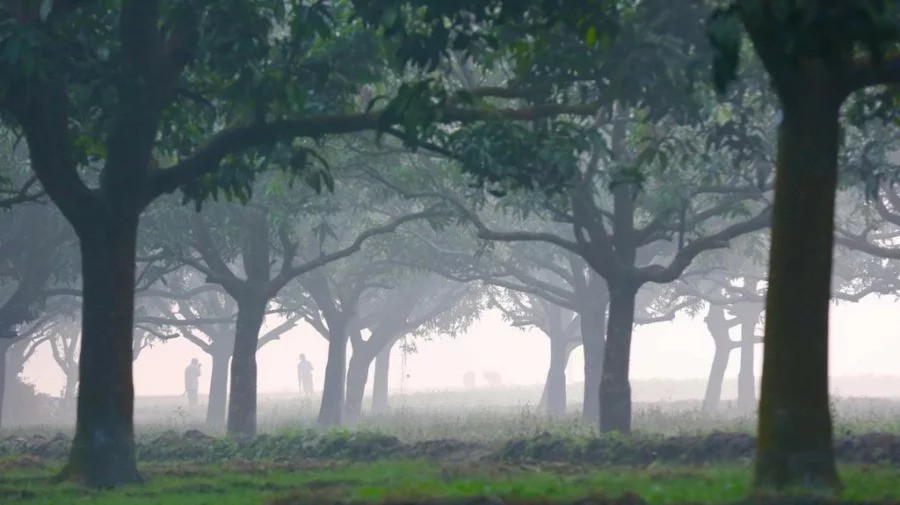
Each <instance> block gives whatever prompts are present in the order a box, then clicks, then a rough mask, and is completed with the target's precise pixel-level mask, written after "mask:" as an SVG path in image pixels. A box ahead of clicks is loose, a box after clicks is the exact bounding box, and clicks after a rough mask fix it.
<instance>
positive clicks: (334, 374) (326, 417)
mask: <svg viewBox="0 0 900 505" xmlns="http://www.w3.org/2000/svg"><path fill="white" fill-rule="evenodd" d="M332 319H337V318H332ZM329 324H332V325H333V326H332V327H331V328H329V339H328V361H327V363H326V365H325V383H324V384H323V386H322V404H321V406H320V407H319V418H318V425H319V427H320V428H323V429H324V428H331V427H334V426H340V424H341V422H342V419H341V414H342V411H343V410H344V378H345V377H346V373H347V340H348V337H349V335H348V334H347V321H340V322H335V321H333V320H332V321H329Z"/></svg>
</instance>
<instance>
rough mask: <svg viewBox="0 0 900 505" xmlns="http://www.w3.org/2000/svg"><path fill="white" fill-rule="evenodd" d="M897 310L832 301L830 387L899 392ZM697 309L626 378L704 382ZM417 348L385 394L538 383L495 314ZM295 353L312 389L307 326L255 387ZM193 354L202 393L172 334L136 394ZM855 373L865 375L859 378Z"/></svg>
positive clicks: (869, 302) (574, 372)
mask: <svg viewBox="0 0 900 505" xmlns="http://www.w3.org/2000/svg"><path fill="white" fill-rule="evenodd" d="M897 308H898V305H897V302H896V301H895V300H894V298H893V297H885V298H875V297H869V298H867V299H866V300H864V301H863V302H861V303H857V304H851V303H841V304H839V305H833V306H832V313H831V316H832V317H831V332H832V338H831V375H832V376H833V377H835V378H836V380H834V381H833V383H837V384H838V386H837V387H836V389H837V391H836V392H837V393H839V394H846V395H854V396H858V395H866V396H893V397H900V380H887V378H886V377H883V376H896V377H900V371H898V363H900V338H898V336H900V310H897ZM703 315H705V314H701V316H699V317H697V318H696V319H691V318H689V317H687V316H679V317H677V318H676V320H675V321H673V322H668V323H659V324H655V325H651V326H640V327H638V328H637V329H636V330H635V335H634V342H633V351H632V365H631V374H632V378H634V379H636V380H641V379H705V378H706V376H707V374H708V372H709V364H710V361H711V360H712V353H713V345H712V339H711V338H710V337H709V335H708V334H707V331H706V327H705V325H704V323H703V319H702V316H703ZM758 331H761V330H758ZM735 336H736V334H735ZM417 347H418V353H417V354H412V355H408V356H406V359H405V365H404V364H403V361H404V360H403V356H402V353H401V352H400V350H399V346H397V347H395V348H394V353H393V356H392V369H391V376H390V381H391V382H390V387H391V388H392V389H393V390H394V391H395V392H396V391H398V390H399V389H400V388H401V387H402V388H403V390H404V391H410V392H411V391H424V390H446V389H459V388H461V387H462V376H463V374H464V373H465V372H467V371H473V372H475V373H476V374H477V375H478V376H479V381H481V372H483V371H488V370H492V371H496V372H498V373H500V375H501V376H502V378H503V382H504V384H509V385H533V384H540V383H542V381H543V379H544V377H545V375H546V372H547V366H548V362H549V354H548V353H549V344H548V340H547V338H546V337H545V336H544V335H543V334H542V333H540V332H539V331H537V330H531V331H520V330H518V329H515V328H511V327H509V326H508V325H507V324H506V323H505V322H503V320H502V318H501V317H500V315H499V313H496V312H489V313H486V314H485V315H484V316H483V317H482V319H481V320H480V321H479V322H477V323H476V324H475V325H473V326H472V327H471V328H470V330H469V331H468V332H467V333H466V334H465V335H462V336H459V337H457V338H456V339H449V338H437V339H435V340H433V341H429V342H421V341H420V342H418V344H417ZM301 352H304V353H306V355H307V359H309V360H311V361H312V363H313V366H314V367H315V370H314V380H315V385H316V388H317V389H321V384H322V376H323V374H324V371H325V356H326V352H327V343H326V341H325V340H324V339H322V338H321V337H319V336H318V335H317V334H316V333H315V332H314V331H313V330H312V329H311V328H309V327H306V326H300V327H298V328H296V329H295V330H293V331H292V332H290V333H287V334H285V336H283V337H282V339H281V340H280V341H277V342H274V343H271V344H269V345H268V346H266V347H264V348H263V349H262V350H261V351H260V352H259V354H258V355H257V356H258V363H259V388H260V391H261V392H262V393H276V392H295V391H297V384H296V380H297V379H296V377H297V376H296V360H297V355H298V354H299V353H301ZM761 352H762V346H757V356H758V359H757V362H756V365H757V373H758V371H759V370H760V369H761V364H762V363H761ZM193 357H197V358H199V359H200V361H201V362H202V363H203V366H204V376H203V377H201V391H205V389H206V388H207V387H208V382H209V371H210V367H211V363H210V360H209V358H208V356H207V355H206V354H204V353H203V352H201V351H199V350H197V349H196V348H195V347H193V346H192V345H191V344H190V343H189V342H187V341H185V340H174V341H170V342H168V343H165V344H158V345H156V346H154V347H153V348H149V349H145V350H144V351H143V352H142V353H141V355H140V357H139V359H138V360H137V362H136V364H135V387H136V393H137V395H139V396H149V395H153V396H156V395H180V394H181V393H182V392H183V390H184V384H183V373H182V372H183V370H184V367H185V366H186V365H187V364H188V362H189V361H190V359H191V358H193ZM582 367H583V358H582V355H581V350H580V349H579V350H577V351H575V352H574V353H573V354H572V359H571V361H570V363H569V368H568V381H569V382H570V383H572V382H579V381H582V380H583V378H584V374H583V369H582ZM404 374H405V375H407V376H408V377H404ZM736 374H737V353H734V354H733V356H732V359H731V362H730V364H729V369H728V372H727V376H728V377H733V376H735V375H736ZM860 376H872V377H870V380H865V377H860ZM874 376H882V377H880V378H876V377H874ZM25 377H26V378H27V379H29V380H31V381H32V382H34V383H35V384H36V385H37V387H38V389H39V390H41V391H43V392H46V393H50V394H57V393H58V392H59V391H60V389H61V387H62V385H63V377H62V373H61V372H60V371H59V369H58V368H57V366H56V364H55V363H54V362H53V359H52V357H51V356H50V353H49V350H48V349H46V348H44V349H41V351H40V352H39V353H38V354H37V355H36V356H35V358H34V359H33V360H32V361H30V362H29V363H28V364H27V365H26V367H25ZM841 378H845V379H846V378H853V380H850V381H848V380H843V381H842V380H840V379H841ZM401 379H402V381H401ZM890 379H894V378H890ZM401 382H402V383H401ZM481 383H482V384H483V381H481ZM847 384H849V386H848V385H847ZM841 388H843V390H841Z"/></svg>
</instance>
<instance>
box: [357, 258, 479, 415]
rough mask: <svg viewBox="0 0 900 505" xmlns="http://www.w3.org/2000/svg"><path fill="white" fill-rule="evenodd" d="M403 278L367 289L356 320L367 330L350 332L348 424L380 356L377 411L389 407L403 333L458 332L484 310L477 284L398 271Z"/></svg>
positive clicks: (375, 399) (416, 334)
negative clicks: (391, 373) (392, 365)
mask: <svg viewBox="0 0 900 505" xmlns="http://www.w3.org/2000/svg"><path fill="white" fill-rule="evenodd" d="M395 275H396V276H397V277H399V278H398V279H392V280H393V282H390V281H388V282H385V283H384V284H385V287H381V288H374V289H370V290H368V291H366V292H365V293H364V294H363V297H362V300H361V303H360V308H359V310H358V316H357V318H356V322H355V324H356V325H357V326H358V327H359V328H362V329H366V330H368V334H369V335H368V338H363V336H362V332H357V331H351V332H350V344H351V346H352V354H351V356H350V361H349V362H348V364H347V394H346V398H345V401H344V412H343V419H342V421H343V422H344V423H349V424H352V423H355V422H357V421H358V420H359V416H360V413H361V410H362V402H363V394H364V391H365V387H366V382H367V381H368V376H369V369H370V367H371V365H372V362H373V361H375V360H376V359H379V360H382V362H381V366H382V367H383V369H382V370H381V372H380V374H379V377H377V378H376V385H377V387H378V389H380V391H378V394H377V395H376V390H375V386H373V394H372V397H373V398H372V404H373V410H376V411H384V410H386V408H387V384H386V383H382V384H378V382H377V381H378V380H381V381H384V380H386V379H387V376H386V373H387V370H386V369H385V368H387V367H389V361H387V360H388V359H390V357H389V356H390V355H389V353H390V350H391V348H392V347H393V346H394V344H396V343H397V341H399V340H400V339H401V338H404V337H407V336H410V335H412V336H419V337H428V336H429V335H433V334H438V333H439V334H444V335H449V336H454V335H456V334H457V333H459V332H460V331H463V330H465V328H467V327H468V325H469V324H471V322H472V321H473V320H474V319H475V318H476V317H477V315H478V314H479V313H480V310H479V309H480V301H481V300H480V298H481V297H480V296H479V293H478V292H477V290H476V286H473V285H464V284H459V283H456V282H451V281H447V280H446V279H443V278H440V277H437V276H435V275H428V274H421V273H416V272H411V273H403V272H397V273H396V274H395Z"/></svg>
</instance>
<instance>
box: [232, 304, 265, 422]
mask: <svg viewBox="0 0 900 505" xmlns="http://www.w3.org/2000/svg"><path fill="white" fill-rule="evenodd" d="M237 302H238V313H237V321H236V323H235V331H234V352H233V353H232V357H231V391H230V394H229V399H228V426H227V432H228V434H229V435H238V436H253V435H255V434H256V393H257V391H256V381H257V370H256V349H257V341H258V340H259V330H260V328H262V324H263V319H264V318H265V312H266V298H265V296H246V297H241V298H240V299H237Z"/></svg>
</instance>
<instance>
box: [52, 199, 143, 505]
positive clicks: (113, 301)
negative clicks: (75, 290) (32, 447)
mask: <svg viewBox="0 0 900 505" xmlns="http://www.w3.org/2000/svg"><path fill="white" fill-rule="evenodd" d="M137 226H138V213H137V212H133V213H129V212H120V213H109V215H103V216H102V217H99V219H97V220H95V221H93V222H92V224H91V225H87V224H85V223H82V226H80V227H79V230H78V231H79V238H80V246H81V258H82V260H81V263H82V266H81V268H82V303H83V305H82V320H81V321H82V332H81V335H82V345H81V352H80V356H79V360H78V367H79V377H80V387H79V392H78V400H77V421H76V424H75V437H74V438H73V440H72V449H71V452H70V454H69V460H68V462H67V463H66V465H65V467H64V468H63V470H62V473H61V474H60V477H61V478H67V479H73V480H77V481H82V482H85V483H87V484H89V485H93V486H103V487H107V486H115V485H118V484H124V483H133V482H140V481H141V477H140V475H139V474H138V471H137V466H136V464H135V445H134V421H133V415H134V383H133V381H132V363H133V362H132V327H133V324H134V288H135V252H136V242H137Z"/></svg>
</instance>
